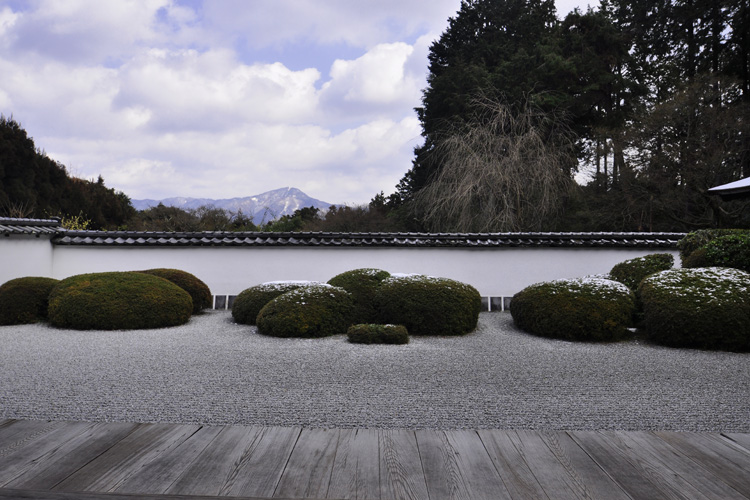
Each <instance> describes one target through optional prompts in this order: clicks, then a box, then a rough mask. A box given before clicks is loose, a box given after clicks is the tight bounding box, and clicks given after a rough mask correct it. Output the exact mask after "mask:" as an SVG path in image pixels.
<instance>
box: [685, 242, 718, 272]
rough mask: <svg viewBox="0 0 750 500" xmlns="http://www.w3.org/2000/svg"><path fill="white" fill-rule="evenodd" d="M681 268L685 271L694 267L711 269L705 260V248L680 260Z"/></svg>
mask: <svg viewBox="0 0 750 500" xmlns="http://www.w3.org/2000/svg"><path fill="white" fill-rule="evenodd" d="M682 267H684V268H687V269H692V268H695V267H711V266H709V265H708V260H707V259H706V247H700V248H699V249H697V250H694V251H693V252H692V253H691V254H690V255H688V256H687V257H685V258H684V259H682Z"/></svg>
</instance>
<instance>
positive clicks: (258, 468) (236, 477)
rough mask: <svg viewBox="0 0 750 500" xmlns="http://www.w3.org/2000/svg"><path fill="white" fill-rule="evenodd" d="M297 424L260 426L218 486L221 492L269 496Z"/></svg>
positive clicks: (293, 440) (297, 431)
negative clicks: (228, 474)
mask: <svg viewBox="0 0 750 500" xmlns="http://www.w3.org/2000/svg"><path fill="white" fill-rule="evenodd" d="M300 432H301V429H300V428H299V427H262V428H260V432H258V434H257V436H256V438H255V439H254V440H253V442H252V443H251V444H250V447H249V448H247V449H246V450H245V453H244V454H243V456H242V457H240V460H239V461H238V463H237V467H236V468H235V469H234V471H233V472H232V474H230V476H229V478H228V479H227V483H226V485H225V486H224V488H222V490H221V492H220V493H221V494H222V495H231V496H258V497H268V498H270V497H271V496H273V494H274V491H275V489H276V487H277V486H278V484H279V480H280V479H281V475H282V473H283V472H284V467H285V465H286V463H287V462H288V461H289V457H290V455H291V454H292V450H293V449H294V445H295V443H296V442H297V439H298V438H299V435H300Z"/></svg>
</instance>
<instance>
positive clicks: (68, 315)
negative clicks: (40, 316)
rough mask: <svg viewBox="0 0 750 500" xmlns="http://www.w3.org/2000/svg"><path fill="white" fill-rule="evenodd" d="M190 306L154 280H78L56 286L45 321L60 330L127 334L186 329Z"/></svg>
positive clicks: (118, 275)
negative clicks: (71, 329) (175, 327)
mask: <svg viewBox="0 0 750 500" xmlns="http://www.w3.org/2000/svg"><path fill="white" fill-rule="evenodd" d="M192 311H193V300H192V299H191V298H190V294H189V293H187V292H186V291H185V290H183V289H182V288H180V287H179V286H177V285H175V284H174V283H172V282H170V281H167V280H165V279H163V278H159V277H157V276H152V275H150V274H144V273H136V272H124V273H123V272H112V273H94V274H80V275H77V276H71V277H70V278H66V279H64V280H62V281H60V282H59V283H58V284H57V285H55V287H54V288H53V289H52V292H51V293H50V297H49V321H50V323H51V324H52V325H53V326H57V327H60V328H74V329H79V330H132V329H141V328H162V327H167V326H176V325H181V324H183V323H186V322H187V321H188V320H189V319H190V314H191V312H192Z"/></svg>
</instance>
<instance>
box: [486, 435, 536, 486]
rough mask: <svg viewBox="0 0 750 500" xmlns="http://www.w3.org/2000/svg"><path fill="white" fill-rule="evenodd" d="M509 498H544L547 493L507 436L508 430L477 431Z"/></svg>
mask: <svg viewBox="0 0 750 500" xmlns="http://www.w3.org/2000/svg"><path fill="white" fill-rule="evenodd" d="M477 434H478V435H479V438H480V439H481V440H482V443H483V444H484V448H485V450H487V454H488V455H489V457H490V459H491V460H492V463H493V464H494V465H495V468H496V469H497V471H498V473H499V474H500V478H501V479H502V481H503V484H504V485H505V487H506V489H507V490H508V493H509V494H510V496H511V498H523V499H540V500H542V499H545V498H547V494H546V493H545V491H544V489H542V487H541V485H540V484H539V481H537V479H536V477H535V476H534V473H533V472H532V471H531V469H529V465H528V464H527V463H526V460H524V458H523V456H522V455H521V454H520V453H519V451H518V450H517V449H516V446H515V444H513V441H511V440H510V437H509V436H508V431H501V430H486V429H483V430H480V431H478V432H477Z"/></svg>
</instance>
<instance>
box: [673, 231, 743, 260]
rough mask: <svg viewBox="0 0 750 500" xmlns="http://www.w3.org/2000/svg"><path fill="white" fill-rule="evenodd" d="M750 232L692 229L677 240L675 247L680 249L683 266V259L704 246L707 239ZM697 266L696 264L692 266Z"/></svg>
mask: <svg viewBox="0 0 750 500" xmlns="http://www.w3.org/2000/svg"><path fill="white" fill-rule="evenodd" d="M747 232H750V231H748V230H747V229H700V230H698V231H693V232H691V233H688V234H686V235H685V237H684V238H682V239H681V240H680V241H679V242H677V248H679V250H680V260H681V261H682V266H683V267H688V266H686V265H685V259H687V258H689V257H690V255H691V254H692V253H693V252H695V251H696V250H698V249H699V248H701V247H702V246H704V245H705V244H706V243H708V242H709V241H711V240H713V239H715V238H718V237H719V236H725V235H728V234H741V233H747ZM694 267H697V266H694Z"/></svg>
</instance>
